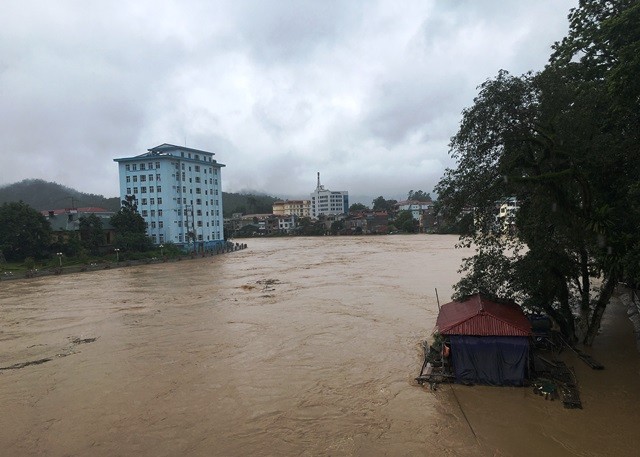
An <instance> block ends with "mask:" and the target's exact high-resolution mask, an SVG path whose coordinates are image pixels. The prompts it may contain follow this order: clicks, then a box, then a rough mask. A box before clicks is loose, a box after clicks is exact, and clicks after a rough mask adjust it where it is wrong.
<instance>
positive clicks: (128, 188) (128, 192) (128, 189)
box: [127, 187, 131, 195]
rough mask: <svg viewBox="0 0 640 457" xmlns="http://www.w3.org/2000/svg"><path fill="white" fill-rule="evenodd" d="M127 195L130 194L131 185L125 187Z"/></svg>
mask: <svg viewBox="0 0 640 457" xmlns="http://www.w3.org/2000/svg"><path fill="white" fill-rule="evenodd" d="M127 195H131V187H127Z"/></svg>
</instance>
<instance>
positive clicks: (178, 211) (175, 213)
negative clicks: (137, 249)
mask: <svg viewBox="0 0 640 457" xmlns="http://www.w3.org/2000/svg"><path fill="white" fill-rule="evenodd" d="M213 156H214V153H212V152H207V151H202V150H199V149H192V148H187V147H182V146H176V145H173V144H166V143H165V144H161V145H160V146H156V147H155V148H151V149H148V150H147V152H146V153H144V154H141V155H138V156H133V157H123V158H118V159H114V161H115V162H117V163H118V171H119V175H120V199H121V200H124V198H125V196H127V195H133V196H134V197H135V199H136V204H137V206H138V212H139V213H140V215H141V216H142V217H143V218H144V220H145V222H146V223H147V234H148V235H149V236H150V237H151V239H152V240H153V242H154V243H156V244H162V243H169V242H171V243H175V244H176V245H182V246H185V247H186V246H188V245H193V246H194V248H195V247H196V246H197V247H198V248H199V249H211V248H214V247H215V246H217V245H218V244H219V243H221V242H223V241H224V230H223V217H222V176H221V170H222V167H224V165H223V164H221V163H218V162H217V161H216V160H215V159H214V158H213Z"/></svg>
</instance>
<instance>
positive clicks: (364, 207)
mask: <svg viewBox="0 0 640 457" xmlns="http://www.w3.org/2000/svg"><path fill="white" fill-rule="evenodd" d="M368 209H369V207H368V206H367V205H364V204H362V203H354V204H353V205H351V206H350V207H349V212H353V211H366V210H368Z"/></svg>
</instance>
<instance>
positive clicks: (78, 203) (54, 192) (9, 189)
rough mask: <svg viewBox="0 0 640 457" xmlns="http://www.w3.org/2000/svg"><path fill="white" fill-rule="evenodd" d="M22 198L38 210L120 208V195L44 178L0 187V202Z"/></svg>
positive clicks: (113, 209)
mask: <svg viewBox="0 0 640 457" xmlns="http://www.w3.org/2000/svg"><path fill="white" fill-rule="evenodd" d="M20 200H22V201H23V202H25V203H26V204H27V205H29V206H31V207H32V208H34V209H36V210H38V211H47V210H53V209H62V208H78V207H89V206H92V207H95V206H97V207H100V208H104V209H106V210H109V211H118V209H120V198H118V197H113V198H106V197H104V196H102V195H96V194H88V193H84V192H80V191H78V190H75V189H71V188H70V187H66V186H63V185H62V184H58V183H55V182H48V181H45V180H43V179H25V180H23V181H20V182H17V183H14V184H9V185H6V186H3V187H0V204H2V203H8V202H17V201H20Z"/></svg>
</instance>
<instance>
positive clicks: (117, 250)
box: [114, 248, 120, 262]
mask: <svg viewBox="0 0 640 457" xmlns="http://www.w3.org/2000/svg"><path fill="white" fill-rule="evenodd" d="M114 251H116V262H120V249H118V248H115V249H114Z"/></svg>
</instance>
